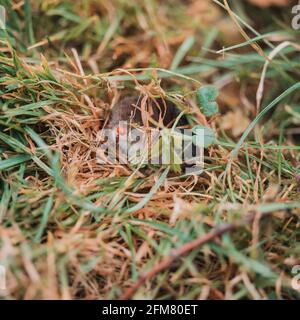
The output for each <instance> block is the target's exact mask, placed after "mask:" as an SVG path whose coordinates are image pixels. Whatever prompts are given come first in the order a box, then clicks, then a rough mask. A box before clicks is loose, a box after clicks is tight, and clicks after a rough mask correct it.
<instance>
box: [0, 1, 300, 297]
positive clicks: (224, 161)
mask: <svg viewBox="0 0 300 320" xmlns="http://www.w3.org/2000/svg"><path fill="white" fill-rule="evenodd" d="M235 3H238V2H233V1H232V3H229V4H230V8H231V10H233V11H230V12H228V11H227V10H224V8H225V9H226V6H225V5H224V4H222V3H221V2H219V1H201V2H200V1H198V2H197V1H191V2H190V3H189V5H186V3H185V2H184V1H180V0H176V5H174V4H171V2H168V1H165V2H163V3H160V2H157V1H154V0H153V1H145V2H142V1H141V2H140V1H132V2H131V4H128V3H127V2H124V1H121V0H116V1H101V2H99V1H93V0H87V1H77V2H76V4H75V5H74V2H73V1H72V2H71V1H67V0H56V1H21V2H20V1H3V0H2V1H0V4H1V5H4V7H5V8H6V11H7V14H8V19H7V29H6V30H5V31H1V38H0V95H1V96H0V128H1V131H0V150H1V157H0V221H1V225H0V263H1V264H2V265H4V266H5V267H6V268H7V283H8V288H7V290H6V292H5V293H3V294H2V298H4V299H118V298H120V297H124V294H126V292H127V293H128V292H129V291H128V289H129V288H133V287H134V286H135V285H136V284H138V285H137V286H136V290H134V292H132V294H131V295H130V296H129V298H135V299H138V298H147V299H299V298H300V296H299V292H297V291H296V290H294V289H293V288H292V287H291V279H292V277H293V275H292V273H291V270H292V267H293V266H294V265H297V264H300V261H299V249H300V244H299V240H300V232H299V223H300V221H299V217H300V201H299V182H297V181H298V180H297V177H299V174H300V166H299V161H300V156H299V154H300V153H299V149H300V146H299V118H300V116H299V114H300V113H299V103H298V101H299V79H300V75H299V71H298V70H299V61H298V57H299V53H298V49H297V47H296V46H289V47H285V48H283V49H282V50H281V51H280V52H279V53H278V54H277V55H276V56H275V57H274V59H273V60H272V61H271V62H270V64H269V66H268V68H267V71H266V77H265V80H264V91H263V99H262V106H261V107H260V109H259V110H257V108H256V99H255V96H256V91H257V88H258V85H259V82H260V80H261V73H262V70H263V66H264V64H265V61H266V58H265V57H267V56H268V55H269V54H270V53H271V52H272V50H274V48H276V47H277V46H278V45H279V44H280V43H282V42H284V41H285V40H288V41H291V42H293V43H297V42H298V38H299V35H298V33H297V32H296V31H295V30H292V29H291V27H290V25H289V20H288V12H289V9H286V12H285V11H284V10H276V9H274V8H266V9H263V10H262V9H258V8H257V7H254V6H251V5H250V4H248V3H246V2H244V1H243V2H240V3H239V4H235ZM258 10H260V16H263V17H265V21H267V22H268V23H262V22H261V21H260V19H256V17H257V14H256V13H257V11H258ZM156 12H160V14H159V15H157V14H155V13H156ZM234 17H235V18H234ZM235 19H237V20H235ZM236 21H238V23H239V24H240V26H242V27H243V28H244V31H245V32H247V34H248V37H249V39H244V38H243V37H242V35H241V33H240V30H239V28H238V27H237V26H236V24H235V22H236ZM253 45H255V48H256V50H254V47H253ZM222 48H223V50H222ZM220 50H221V51H220ZM261 52H263V55H261V54H260V53H261ZM204 84H213V85H215V86H216V87H218V89H219V91H220V95H219V98H218V103H219V107H220V113H219V114H218V115H215V116H212V117H205V116H204V114H202V112H201V111H200V109H199V108H198V106H197V104H196V98H195V92H196V90H197V89H198V88H199V87H200V86H201V85H204ZM132 93H136V94H141V95H142V96H148V97H163V98H165V99H169V100H172V101H174V102H176V104H178V106H180V107H182V108H186V107H189V110H191V115H190V120H191V124H199V125H205V126H209V127H210V128H211V129H212V130H214V132H215V134H216V137H217V141H216V143H215V144H214V145H211V146H209V147H208V148H207V150H206V154H205V170H204V172H203V174H201V175H199V176H185V175H183V173H175V172H173V171H172V170H171V169H170V168H168V167H155V166H148V167H146V168H142V169H136V168H132V167H129V166H121V165H115V166H101V165H99V163H97V161H96V151H97V147H98V144H97V135H98V134H99V132H100V131H101V128H102V127H103V125H104V123H105V120H106V119H107V117H108V114H109V108H110V106H111V105H112V104H113V103H114V101H115V100H116V98H117V97H118V96H119V95H122V96H123V95H126V94H132ZM237 110H240V111H241V113H240V114H238V113H237ZM228 114H229V115H230V117H229V118H228V117H227V118H226V115H228ZM235 117H236V118H235ZM225 119H229V125H226V126H225V122H226V121H228V120H226V121H225ZM234 119H236V120H234ZM242 120H244V121H242ZM245 120H246V122H245ZM244 122H245V123H246V125H245V124H244ZM234 129H236V130H234ZM249 215H251V216H252V217H253V219H250V220H247V223H242V222H243V221H245V218H246V217H248V216H249ZM224 224H225V225H230V226H231V225H232V226H233V225H234V228H231V227H230V230H226V232H224V233H219V232H218V230H219V228H223V226H224ZM227 231H228V232H227ZM215 232H216V234H215ZM211 233H212V234H213V237H212V238H211V239H210V241H205V242H203V243H201V241H200V242H197V243H198V244H199V243H201V245H196V246H191V247H189V246H190V243H195V242H194V241H198V240H199V239H200V240H201V239H205V237H207V235H209V234H211ZM197 239H198V240H197ZM187 247H189V250H182V248H187ZM174 252H176V253H178V252H180V254H179V255H177V256H176V259H172V261H171V262H170V263H169V264H167V265H166V266H165V267H164V268H162V269H159V268H157V267H158V266H161V265H162V262H163V261H165V260H164V259H168V257H170V254H172V253H174ZM171 257H172V255H171ZM153 270H154V271H153ZM155 270H158V271H155ZM151 272H152V273H151ZM145 274H148V275H149V274H151V276H149V277H148V278H147V279H145V281H143V282H139V281H140V279H141V277H143V275H145Z"/></svg>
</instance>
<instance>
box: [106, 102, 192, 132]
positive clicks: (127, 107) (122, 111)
mask: <svg viewBox="0 0 300 320" xmlns="http://www.w3.org/2000/svg"><path fill="white" fill-rule="evenodd" d="M145 111H146V112H148V113H149V118H150V117H151V118H152V119H153V120H154V121H155V122H159V120H160V119H162V123H163V125H164V126H165V127H169V128H170V127H172V125H173V124H174V122H175V120H176V118H177V116H178V115H179V113H180V112H179V110H178V108H177V107H176V105H175V104H174V103H172V102H170V101H165V100H163V99H161V98H158V99H156V100H155V101H152V100H150V99H148V100H147V102H146V110H145ZM120 121H127V122H129V123H132V124H136V125H138V126H143V125H145V124H144V123H143V120H142V114H141V99H139V98H138V97H125V98H123V99H122V100H121V101H119V102H118V103H117V104H116V105H115V106H114V107H113V108H112V110H111V116H110V121H109V127H111V128H112V127H115V126H118V124H119V122H120ZM185 124H187V122H186V119H185V117H181V119H180V120H179V122H178V126H183V125H185ZM149 126H150V127H153V126H154V125H153V124H152V123H151V121H149Z"/></svg>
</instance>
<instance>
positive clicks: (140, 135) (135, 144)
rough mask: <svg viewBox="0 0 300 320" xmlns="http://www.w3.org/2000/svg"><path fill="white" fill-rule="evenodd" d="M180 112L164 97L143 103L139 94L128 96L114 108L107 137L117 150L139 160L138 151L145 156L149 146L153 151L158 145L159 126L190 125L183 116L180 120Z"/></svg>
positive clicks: (181, 126) (160, 127)
mask: <svg viewBox="0 0 300 320" xmlns="http://www.w3.org/2000/svg"><path fill="white" fill-rule="evenodd" d="M179 115H180V111H179V109H178V108H177V106H176V105H175V104H174V103H172V102H170V101H165V100H163V99H162V98H158V99H155V100H152V99H147V101H145V103H143V102H142V99H140V98H138V97H136V96H134V97H125V98H123V99H122V100H121V101H120V102H118V103H117V104H116V105H115V106H114V107H113V108H112V110H111V115H110V119H109V122H108V125H107V129H109V130H108V137H109V139H110V141H111V142H113V143H116V146H118V147H117V150H118V151H117V152H121V154H122V155H123V156H125V155H126V154H128V156H129V158H130V159H132V157H133V159H139V156H137V158H136V155H137V154H139V155H140V156H142V155H144V154H145V150H146V148H148V151H149V152H150V150H153V149H151V148H152V147H153V148H154V146H155V145H157V144H156V143H157V142H158V141H159V137H160V133H159V131H160V130H158V129H162V128H172V127H173V125H174V124H175V122H176V127H177V128H178V127H179V128H183V127H185V126H186V125H187V124H188V122H187V119H186V117H185V116H184V115H183V116H182V115H181V117H180V118H179V119H177V118H178V117H179ZM132 129H134V130H132ZM149 133H151V138H150V136H149ZM149 139H150V140H149ZM125 141H126V142H125ZM160 148H161V147H160ZM151 152H152V151H151ZM153 152H154V151H153ZM157 152H158V153H161V151H157ZM146 154H147V153H146ZM156 154H157V153H156ZM118 155H119V156H120V154H118ZM131 156H132V157H131Z"/></svg>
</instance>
